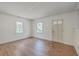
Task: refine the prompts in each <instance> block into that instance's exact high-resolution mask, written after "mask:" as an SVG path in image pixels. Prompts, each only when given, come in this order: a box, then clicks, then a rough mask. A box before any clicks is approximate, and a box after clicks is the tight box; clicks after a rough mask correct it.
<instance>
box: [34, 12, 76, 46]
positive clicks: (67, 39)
mask: <svg viewBox="0 0 79 59" xmlns="http://www.w3.org/2000/svg"><path fill="white" fill-rule="evenodd" d="M75 14H76V12H68V13H64V14H60V15H56V16H50V17H46V18H43V19H37V20H35V21H34V24H33V26H34V27H33V28H34V29H35V30H34V36H35V37H39V38H43V39H47V40H53V38H52V37H53V36H52V20H56V19H63V21H64V24H63V29H64V32H63V40H58V41H57V42H62V43H66V44H70V45H72V44H73V27H74V19H75ZM38 22H43V23H44V32H43V33H42V34H39V33H37V32H36V23H38ZM53 41H56V40H53Z"/></svg>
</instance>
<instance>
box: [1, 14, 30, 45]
mask: <svg viewBox="0 0 79 59" xmlns="http://www.w3.org/2000/svg"><path fill="white" fill-rule="evenodd" d="M16 21H21V22H23V24H24V32H23V33H22V34H16ZM30 28H31V21H30V20H27V19H26V20H25V19H22V18H18V17H15V16H11V15H8V14H5V13H0V44H1V43H5V42H10V41H14V40H18V39H22V38H26V37H29V36H31V29H30Z"/></svg>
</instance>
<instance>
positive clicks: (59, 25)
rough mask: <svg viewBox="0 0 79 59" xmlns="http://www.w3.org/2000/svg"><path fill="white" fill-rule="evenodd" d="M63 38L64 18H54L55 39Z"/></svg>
mask: <svg viewBox="0 0 79 59" xmlns="http://www.w3.org/2000/svg"><path fill="white" fill-rule="evenodd" d="M62 39H63V20H53V40H54V41H62Z"/></svg>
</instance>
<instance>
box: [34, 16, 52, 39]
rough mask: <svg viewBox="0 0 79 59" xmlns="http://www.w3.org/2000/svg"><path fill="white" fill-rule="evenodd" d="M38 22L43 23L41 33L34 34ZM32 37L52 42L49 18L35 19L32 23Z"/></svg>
mask: <svg viewBox="0 0 79 59" xmlns="http://www.w3.org/2000/svg"><path fill="white" fill-rule="evenodd" d="M38 22H42V23H44V24H43V27H44V29H43V33H37V32H36V24H37V23H38ZM33 29H34V31H33V33H34V34H33V35H34V36H35V37H38V38H42V39H47V40H52V34H51V19H50V18H49V17H47V18H44V19H37V20H35V21H34V22H33Z"/></svg>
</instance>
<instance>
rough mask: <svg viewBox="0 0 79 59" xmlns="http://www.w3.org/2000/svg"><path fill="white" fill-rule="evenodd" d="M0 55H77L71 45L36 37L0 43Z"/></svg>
mask: <svg viewBox="0 0 79 59" xmlns="http://www.w3.org/2000/svg"><path fill="white" fill-rule="evenodd" d="M0 56H77V53H76V51H75V49H74V47H73V46H69V45H65V44H62V43H57V42H52V43H51V42H50V41H47V40H42V39H38V38H28V39H21V40H18V41H14V42H10V43H6V44H1V45H0Z"/></svg>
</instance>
